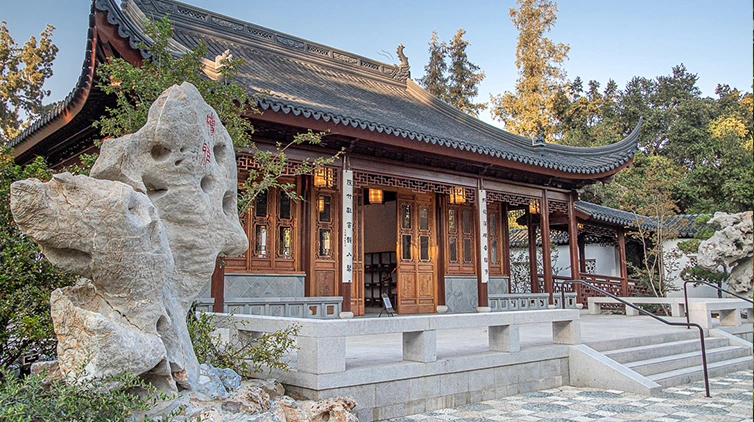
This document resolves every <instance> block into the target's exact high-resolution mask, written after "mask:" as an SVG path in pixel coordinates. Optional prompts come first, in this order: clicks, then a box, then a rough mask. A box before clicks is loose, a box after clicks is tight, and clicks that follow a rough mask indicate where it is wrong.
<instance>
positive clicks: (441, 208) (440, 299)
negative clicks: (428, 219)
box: [435, 194, 447, 306]
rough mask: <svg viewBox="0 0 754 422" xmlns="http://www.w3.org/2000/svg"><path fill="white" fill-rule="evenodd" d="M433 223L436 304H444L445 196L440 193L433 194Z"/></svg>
mask: <svg viewBox="0 0 754 422" xmlns="http://www.w3.org/2000/svg"><path fill="white" fill-rule="evenodd" d="M435 204H437V205H436V206H435V216H436V218H435V224H436V225H437V227H436V229H437V263H436V266H435V270H436V272H437V306H445V266H446V261H445V238H446V236H447V233H446V232H445V230H446V229H445V213H446V208H445V207H446V205H445V204H447V196H446V195H442V194H437V195H435Z"/></svg>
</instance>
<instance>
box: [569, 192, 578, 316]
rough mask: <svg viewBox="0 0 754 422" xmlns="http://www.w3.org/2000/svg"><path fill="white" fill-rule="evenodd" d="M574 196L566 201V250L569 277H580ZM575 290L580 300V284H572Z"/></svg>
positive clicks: (573, 278) (576, 278)
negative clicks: (568, 260) (569, 262)
mask: <svg viewBox="0 0 754 422" xmlns="http://www.w3.org/2000/svg"><path fill="white" fill-rule="evenodd" d="M573 201H574V197H573V196H571V198H569V201H568V251H569V254H570V258H571V279H572V280H579V279H581V272H580V271H579V267H580V266H581V264H580V263H579V225H578V222H577V221H576V210H575V209H574V208H573ZM572 286H573V290H574V291H575V292H576V301H577V302H581V284H572Z"/></svg>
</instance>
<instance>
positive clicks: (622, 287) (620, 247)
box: [618, 228, 628, 297]
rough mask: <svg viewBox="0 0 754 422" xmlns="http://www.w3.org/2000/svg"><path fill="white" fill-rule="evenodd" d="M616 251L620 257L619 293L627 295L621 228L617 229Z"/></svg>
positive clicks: (623, 240) (626, 273)
mask: <svg viewBox="0 0 754 422" xmlns="http://www.w3.org/2000/svg"><path fill="white" fill-rule="evenodd" d="M618 253H619V257H620V258H619V259H620V278H621V280H620V292H621V293H620V294H621V296H623V297H626V296H628V268H627V267H626V236H625V235H624V233H623V229H622V228H621V229H618Z"/></svg>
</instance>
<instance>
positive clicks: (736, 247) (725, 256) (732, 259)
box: [697, 211, 754, 293]
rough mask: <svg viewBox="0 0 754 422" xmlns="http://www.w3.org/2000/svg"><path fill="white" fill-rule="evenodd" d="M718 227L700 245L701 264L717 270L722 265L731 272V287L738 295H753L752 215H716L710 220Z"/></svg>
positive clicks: (699, 260)
mask: <svg viewBox="0 0 754 422" xmlns="http://www.w3.org/2000/svg"><path fill="white" fill-rule="evenodd" d="M708 224H710V225H711V226H713V227H718V230H717V231H715V234H714V235H712V237H710V238H709V239H707V240H705V241H704V242H702V243H701V244H700V245H699V254H698V256H697V263H698V264H699V265H700V266H702V267H704V268H707V269H710V270H714V269H716V268H717V267H718V266H720V265H722V266H724V267H725V269H726V270H728V271H729V272H730V276H729V277H728V287H729V288H730V290H732V291H734V292H736V293H745V292H749V293H750V292H751V288H752V286H751V278H752V250H753V249H754V247H753V246H752V245H753V244H754V240H753V239H752V212H751V211H747V212H742V213H738V214H726V213H722V212H718V213H715V215H714V216H713V217H712V218H711V219H710V220H709V223H708Z"/></svg>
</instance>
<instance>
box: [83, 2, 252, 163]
mask: <svg viewBox="0 0 754 422" xmlns="http://www.w3.org/2000/svg"><path fill="white" fill-rule="evenodd" d="M145 33H146V35H147V36H148V37H149V38H150V39H151V40H152V41H153V42H152V44H149V45H147V44H145V43H140V44H139V45H138V47H139V48H141V49H144V50H146V51H147V53H148V54H149V55H150V57H149V58H147V59H144V61H143V63H142V64H141V66H140V67H135V66H133V65H131V64H130V63H129V62H127V61H126V60H124V59H122V58H113V59H111V60H110V62H109V63H103V64H101V65H100V67H99V68H98V69H97V73H98V75H99V77H100V78H99V82H98V87H99V88H100V89H102V90H103V92H105V93H106V94H114V95H115V97H116V99H117V104H116V106H115V107H114V108H108V109H107V112H106V115H104V116H102V117H101V118H100V119H99V120H98V121H97V122H96V125H97V126H99V127H100V131H101V134H102V136H123V135H126V134H129V133H133V132H136V131H137V130H139V129H140V128H141V127H142V126H144V124H145V123H146V121H147V114H148V112H149V107H150V106H151V105H152V103H153V102H154V101H155V100H156V99H157V97H159V96H160V94H162V92H163V91H165V90H166V89H168V88H170V87H171V86H173V85H180V84H181V83H183V82H189V83H191V84H193V85H194V86H196V88H197V89H198V90H199V92H200V93H201V94H202V97H204V100H205V101H206V102H207V104H209V105H210V106H212V108H214V109H215V111H216V112H217V114H218V116H219V117H220V120H221V121H222V122H223V125H224V126H225V128H226V129H227V130H228V133H229V134H230V137H231V138H232V139H233V143H234V145H235V147H236V148H237V149H242V148H246V147H248V146H249V143H250V142H251V138H250V136H251V133H252V132H253V127H252V126H251V123H250V122H249V121H248V120H247V119H245V118H244V117H243V114H244V113H245V112H247V111H251V110H252V109H250V108H247V105H248V104H249V100H250V97H249V96H248V94H247V93H246V90H245V89H244V88H243V87H242V86H241V85H239V84H237V83H234V82H232V81H231V79H232V78H233V76H234V75H236V74H237V73H238V68H239V66H241V65H242V64H243V61H242V60H239V59H228V58H226V59H224V60H222V61H221V66H222V67H221V69H220V73H221V75H222V81H228V82H227V83H226V82H222V81H216V80H213V79H210V78H208V77H206V76H205V75H204V74H203V72H202V70H203V69H204V64H203V62H202V59H203V58H204V57H205V56H206V55H207V47H206V45H204V44H199V45H198V46H197V47H195V48H194V49H191V50H187V51H185V52H182V54H180V55H178V56H175V55H174V54H173V51H172V50H171V48H170V46H171V38H172V36H173V29H172V26H171V22H170V20H169V19H168V18H167V17H164V18H162V20H159V21H154V22H148V23H147V24H146V25H145Z"/></svg>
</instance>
